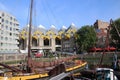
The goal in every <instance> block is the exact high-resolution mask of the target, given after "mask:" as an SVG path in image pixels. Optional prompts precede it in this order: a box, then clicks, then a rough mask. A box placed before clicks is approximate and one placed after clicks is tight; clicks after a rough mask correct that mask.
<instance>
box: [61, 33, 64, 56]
mask: <svg viewBox="0 0 120 80" xmlns="http://www.w3.org/2000/svg"><path fill="white" fill-rule="evenodd" d="M61 37H62V39H61V45H62V46H61V51H62V52H61V55H62V54H63V38H64V34H62V35H61Z"/></svg>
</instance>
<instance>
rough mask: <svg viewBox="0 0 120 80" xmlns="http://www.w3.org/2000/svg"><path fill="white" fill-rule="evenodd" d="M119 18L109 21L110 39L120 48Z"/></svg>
mask: <svg viewBox="0 0 120 80" xmlns="http://www.w3.org/2000/svg"><path fill="white" fill-rule="evenodd" d="M119 32H120V18H119V19H116V20H115V21H113V22H112V23H111V30H110V34H111V39H112V41H113V44H114V45H116V46H117V47H118V48H120V33H119Z"/></svg>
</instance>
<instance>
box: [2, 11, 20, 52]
mask: <svg viewBox="0 0 120 80" xmlns="http://www.w3.org/2000/svg"><path fill="white" fill-rule="evenodd" d="M18 40H19V23H18V21H17V19H16V18H15V17H14V16H12V15H11V14H9V13H6V12H3V11H0V53H16V52H18V50H19V47H18V44H19V42H18Z"/></svg>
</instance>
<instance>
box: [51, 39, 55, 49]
mask: <svg viewBox="0 0 120 80" xmlns="http://www.w3.org/2000/svg"><path fill="white" fill-rule="evenodd" d="M51 41H52V43H51V44H52V45H51V49H52V51H55V39H54V38H52V39H51Z"/></svg>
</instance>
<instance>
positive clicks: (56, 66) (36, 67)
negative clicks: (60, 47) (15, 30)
mask: <svg viewBox="0 0 120 80" xmlns="http://www.w3.org/2000/svg"><path fill="white" fill-rule="evenodd" d="M30 5H31V6H30V21H29V40H28V57H27V64H25V65H24V68H25V69H18V68H15V67H10V66H8V65H6V64H2V63H0V66H3V67H4V68H7V69H9V71H0V80H31V79H41V78H42V79H43V78H47V79H49V78H52V77H54V76H56V75H59V74H61V73H63V74H66V75H67V76H68V75H70V74H71V72H72V73H73V72H76V70H77V69H80V68H82V67H84V66H85V65H86V64H87V62H85V61H81V60H73V59H75V58H77V56H76V55H72V56H68V57H65V58H60V59H58V60H54V61H50V62H39V61H35V60H33V59H32V57H31V26H32V8H33V0H31V4H30ZM22 67H23V66H22ZM51 80H52V79H51Z"/></svg>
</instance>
